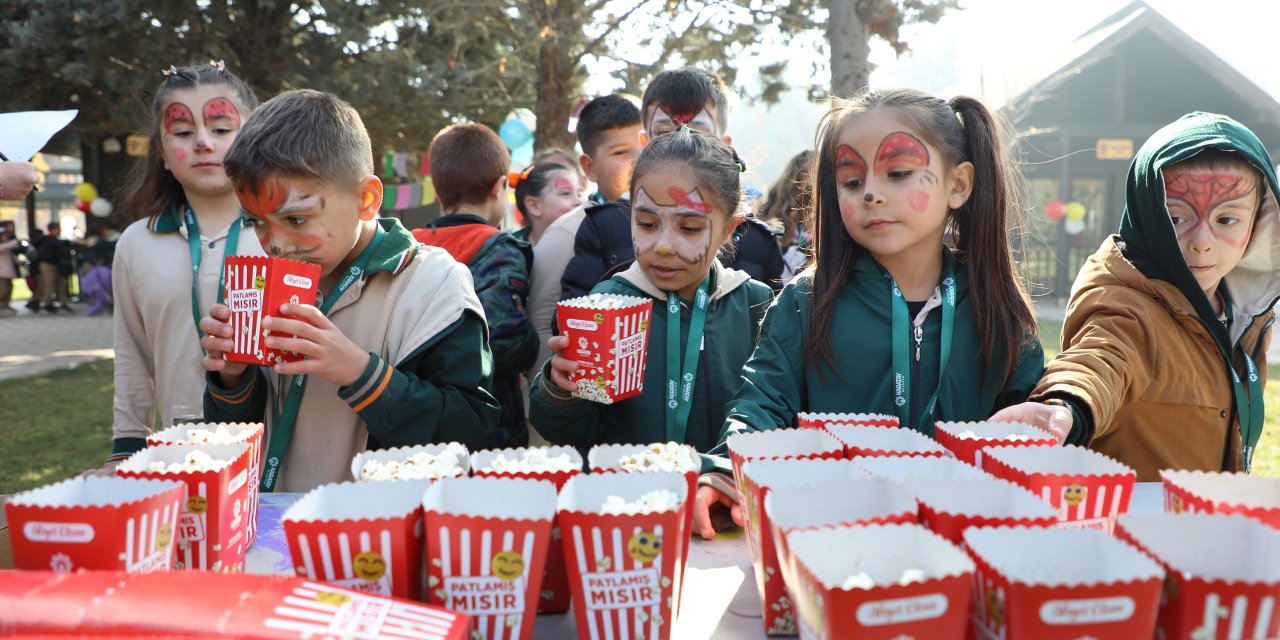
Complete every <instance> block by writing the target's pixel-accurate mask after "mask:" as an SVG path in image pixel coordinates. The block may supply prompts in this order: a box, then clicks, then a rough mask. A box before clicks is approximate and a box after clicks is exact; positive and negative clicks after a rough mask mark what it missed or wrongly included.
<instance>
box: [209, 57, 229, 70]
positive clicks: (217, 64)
mask: <svg viewBox="0 0 1280 640" xmlns="http://www.w3.org/2000/svg"><path fill="white" fill-rule="evenodd" d="M209 66H211V67H213V68H214V69H217V70H218V71H219V72H220V73H226V72H227V63H226V62H225V61H223V60H210V61H209Z"/></svg>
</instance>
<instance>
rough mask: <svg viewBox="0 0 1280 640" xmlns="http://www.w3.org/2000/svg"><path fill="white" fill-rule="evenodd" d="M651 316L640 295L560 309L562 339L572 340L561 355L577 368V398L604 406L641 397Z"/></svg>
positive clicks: (599, 296)
mask: <svg viewBox="0 0 1280 640" xmlns="http://www.w3.org/2000/svg"><path fill="white" fill-rule="evenodd" d="M652 315H653V300H652V299H649V298H640V297H637V296H621V295H614V294H605V293H593V294H590V295H586V296H583V297H580V298H573V299H572V300H565V301H563V302H560V303H559V304H557V305H556V322H557V323H558V324H559V326H560V335H562V336H565V337H567V338H568V339H569V347H568V348H567V349H565V350H564V353H563V354H562V355H563V356H564V357H566V358H569V359H570V360H574V361H576V362H577V363H578V370H577V371H575V372H574V373H573V375H572V376H570V380H571V381H573V382H574V383H575V384H577V385H578V389H577V391H574V392H573V395H575V396H577V397H579V398H582V399H584V400H591V401H592V402H599V403H601V404H613V403H615V402H618V401H619V400H625V399H627V398H630V397H632V396H637V395H640V392H641V391H643V390H644V372H645V366H644V363H645V357H646V356H647V355H648V351H649V349H648V345H649V319H650V317H651V316H652Z"/></svg>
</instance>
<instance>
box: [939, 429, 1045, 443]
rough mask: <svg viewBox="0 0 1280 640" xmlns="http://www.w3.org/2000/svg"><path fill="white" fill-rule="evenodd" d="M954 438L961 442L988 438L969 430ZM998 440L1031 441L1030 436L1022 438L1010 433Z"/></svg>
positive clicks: (1020, 435)
mask: <svg viewBox="0 0 1280 640" xmlns="http://www.w3.org/2000/svg"><path fill="white" fill-rule="evenodd" d="M956 437H957V438H960V439H961V440H977V439H978V438H987V437H990V436H980V435H978V434H976V433H974V432H973V431H972V430H969V431H964V432H961V433H958V434H956ZM1000 440H1008V441H1010V442H1029V441H1030V440H1031V436H1024V435H1022V434H1020V433H1011V434H1009V435H1006V436H1001V437H1000Z"/></svg>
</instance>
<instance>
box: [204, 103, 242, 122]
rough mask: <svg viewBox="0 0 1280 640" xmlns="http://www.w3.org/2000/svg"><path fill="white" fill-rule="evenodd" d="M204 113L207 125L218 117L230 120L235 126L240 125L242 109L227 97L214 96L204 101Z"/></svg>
mask: <svg viewBox="0 0 1280 640" xmlns="http://www.w3.org/2000/svg"><path fill="white" fill-rule="evenodd" d="M203 115H204V123H205V126H208V125H209V123H210V122H212V121H214V120H215V119H218V118H222V119H225V120H227V121H229V122H230V123H231V124H232V126H234V127H237V128H239V126H240V111H239V110H238V109H236V105H235V103H233V102H231V101H230V100H228V99H226V98H214V99H212V100H210V101H208V102H206V103H204V110H203Z"/></svg>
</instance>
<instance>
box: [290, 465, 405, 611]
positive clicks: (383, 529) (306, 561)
mask: <svg viewBox="0 0 1280 640" xmlns="http://www.w3.org/2000/svg"><path fill="white" fill-rule="evenodd" d="M426 489H427V481H426V480H399V481H396V482H378V483H370V482H338V483H333V484H326V485H321V486H319V487H316V488H315V489H312V490H311V491H309V492H307V494H306V495H304V496H302V498H300V499H299V500H298V501H297V502H295V503H293V505H292V506H290V507H289V508H288V509H287V510H285V512H284V515H283V517H281V519H280V522H281V525H282V527H283V528H284V535H285V539H286V540H288V541H289V553H290V555H292V556H293V567H294V570H295V571H297V572H298V575H299V576H304V577H306V578H309V579H311V580H321V581H324V582H326V583H329V584H332V585H335V586H339V587H344V588H347V589H351V590H353V591H359V592H361V593H370V594H376V595H381V596H395V597H397V598H411V599H414V600H422V599H423V561H422V552H423V548H422V534H423V521H422V496H423V493H425V492H426Z"/></svg>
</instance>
